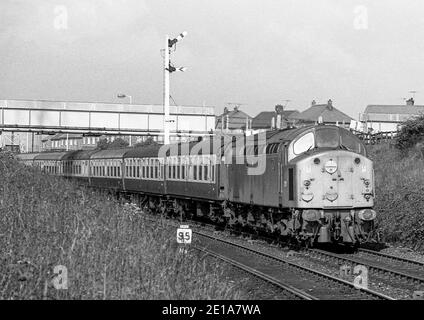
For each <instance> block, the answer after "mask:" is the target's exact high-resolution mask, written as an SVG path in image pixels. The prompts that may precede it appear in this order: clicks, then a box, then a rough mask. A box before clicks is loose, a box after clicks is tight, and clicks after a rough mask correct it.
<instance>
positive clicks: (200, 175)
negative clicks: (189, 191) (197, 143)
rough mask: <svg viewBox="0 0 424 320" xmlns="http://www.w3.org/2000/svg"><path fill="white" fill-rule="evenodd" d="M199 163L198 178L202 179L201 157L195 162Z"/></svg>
mask: <svg viewBox="0 0 424 320" xmlns="http://www.w3.org/2000/svg"><path fill="white" fill-rule="evenodd" d="M197 163H198V164H199V180H200V181H202V180H203V159H202V158H199V161H198V162H197Z"/></svg>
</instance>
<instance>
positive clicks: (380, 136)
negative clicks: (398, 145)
mask: <svg viewBox="0 0 424 320" xmlns="http://www.w3.org/2000/svg"><path fill="white" fill-rule="evenodd" d="M352 132H353V133H354V134H355V135H356V136H357V137H358V138H359V139H361V140H362V141H364V143H365V144H377V143H383V142H390V141H392V140H393V138H395V137H396V134H397V133H398V131H387V132H376V133H365V132H360V131H356V130H352Z"/></svg>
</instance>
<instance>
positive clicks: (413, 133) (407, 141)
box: [396, 114, 424, 150]
mask: <svg viewBox="0 0 424 320" xmlns="http://www.w3.org/2000/svg"><path fill="white" fill-rule="evenodd" d="M423 140H424V114H422V115H420V116H418V117H414V118H411V119H409V120H406V121H405V122H404V123H402V126H401V129H400V131H399V133H398V134H397V135H396V147H397V148H398V149H400V150H406V149H409V148H411V147H413V146H415V145H416V144H417V142H420V141H423Z"/></svg>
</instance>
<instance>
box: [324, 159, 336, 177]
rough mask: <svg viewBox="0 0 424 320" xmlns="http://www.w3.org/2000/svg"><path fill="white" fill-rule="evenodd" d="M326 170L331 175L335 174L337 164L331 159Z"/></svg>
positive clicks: (326, 165)
mask: <svg viewBox="0 0 424 320" xmlns="http://www.w3.org/2000/svg"><path fill="white" fill-rule="evenodd" d="M324 168H325V171H327V172H328V173H329V174H333V173H334V172H336V171H337V163H336V161H334V160H333V159H330V160H328V161H327V162H326V163H325V165H324Z"/></svg>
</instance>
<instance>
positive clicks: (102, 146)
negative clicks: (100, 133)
mask: <svg viewBox="0 0 424 320" xmlns="http://www.w3.org/2000/svg"><path fill="white" fill-rule="evenodd" d="M108 146H109V141H107V139H106V138H103V139H100V140H99V142H97V148H98V149H100V150H105V149H107V148H108Z"/></svg>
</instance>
